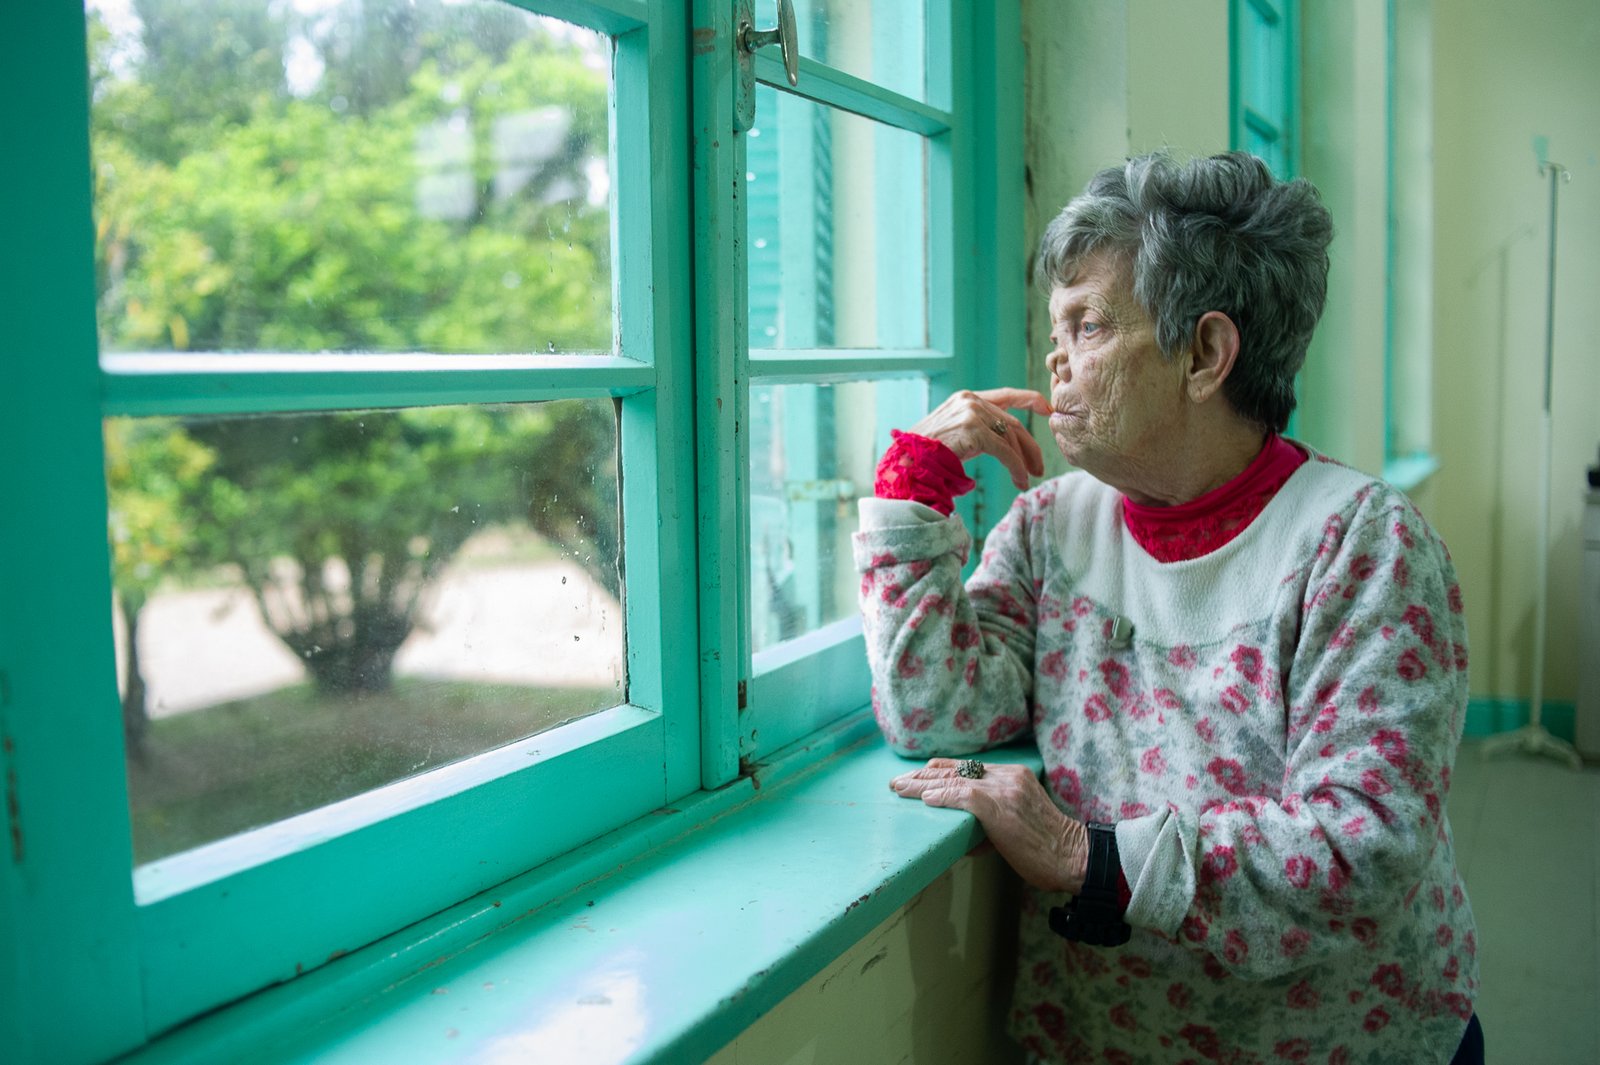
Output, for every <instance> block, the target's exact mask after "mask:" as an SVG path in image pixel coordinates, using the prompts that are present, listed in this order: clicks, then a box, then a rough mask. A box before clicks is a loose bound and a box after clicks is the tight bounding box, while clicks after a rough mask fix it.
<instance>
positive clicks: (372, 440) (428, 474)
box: [90, 0, 620, 738]
mask: <svg viewBox="0 0 1600 1065" xmlns="http://www.w3.org/2000/svg"><path fill="white" fill-rule="evenodd" d="M133 12H134V14H135V15H136V16H137V18H138V21H139V23H140V25H141V27H142V32H141V33H140V34H139V35H138V39H137V40H129V39H127V38H126V37H122V38H119V37H118V36H117V35H116V34H113V33H112V32H111V31H110V30H109V28H108V27H107V26H106V24H105V23H104V21H103V20H102V19H101V18H100V17H99V16H98V15H97V14H95V13H91V17H90V47H91V87H92V93H93V101H94V104H93V106H94V113H93V122H92V134H93V152H94V160H95V175H96V177H95V181H96V190H95V191H96V213H97V236H98V244H97V250H98V257H97V268H98V272H99V277H100V292H101V299H100V315H99V318H100V323H101V333H102V336H101V343H102V349H103V350H105V351H107V352H119V351H133V352H138V351H177V352H182V351H206V352H234V351H282V352H321V351H347V352H363V351H377V352H391V351H434V352H444V353H451V352H537V351H552V350H560V351H586V350H588V351H609V350H610V349H611V347H612V325H611V293H610V284H611V283H610V276H609V275H610V270H609V254H610V250H609V242H610V230H609V226H610V221H609V214H608V211H607V208H606V206H605V204H604V203H597V204H591V203H589V202H588V201H587V200H586V199H585V198H584V197H583V196H582V192H581V190H584V189H586V188H587V187H588V172H589V169H590V168H592V167H594V166H595V165H596V161H597V160H599V161H603V160H604V157H605V154H606V144H607V137H608V125H607V121H608V120H607V93H608V84H607V76H606V72H605V70H604V69H603V67H597V65H596V63H595V62H594V58H593V56H592V54H591V53H589V52H586V51H585V49H583V48H582V47H580V46H579V45H577V44H576V43H574V42H573V41H572V40H570V39H566V38H565V37H563V36H562V35H560V34H557V33H553V32H550V31H548V30H545V29H542V28H540V27H538V26H537V25H532V24H530V22H529V20H528V19H527V18H526V17H525V16H524V15H523V14H521V13H519V12H516V11H514V10H512V9H510V8H509V7H504V6H500V5H491V4H482V5H476V6H457V5H451V4H446V3H442V2H440V0H420V2H417V3H414V4H401V3H382V2H379V0H366V2H364V3H360V4H343V5H338V6H336V7H333V8H330V9H326V10H315V11H312V12H310V13H303V12H301V11H300V9H299V8H298V7H297V6H296V5H294V4H281V5H280V4H265V3H253V2H246V0H209V2H207V3H205V4H201V5H195V4H193V3H187V2H183V0H135V2H134V4H133ZM463 27H465V29H466V31H467V32H462V30H463ZM297 63H298V64H299V66H300V69H301V70H302V77H301V81H302V82H303V83H302V84H299V85H295V84H292V81H293V80H294V79H293V78H291V76H290V72H291V71H292V70H293V69H295V67H296V64H297ZM305 69H311V70H313V71H316V72H318V73H317V76H316V77H315V79H314V80H309V81H308V80H307V79H306V78H305V77H304V75H303V71H304V70H305ZM528 116H534V119H533V120H530V119H529V118H528ZM530 121H531V122H532V125H531V126H530ZM519 122H520V123H521V125H520V126H519V125H518V123H519ZM541 122H542V125H540V123H541ZM530 129H532V131H533V132H534V133H538V132H539V131H540V130H541V129H542V130H543V131H544V132H545V134H546V139H547V140H551V141H552V143H550V144H548V145H546V146H545V150H543V151H541V152H539V153H537V154H536V155H535V156H533V157H528V158H521V159H512V160H511V162H510V163H508V159H507V157H506V155H505V149H506V147H507V145H508V144H510V146H511V147H512V148H515V147H516V137H515V134H516V133H517V132H518V131H519V130H521V131H522V132H523V133H524V134H527V133H528V131H529V130H530ZM441 137H442V138H444V139H445V140H449V141H450V142H451V143H454V144H457V145H462V144H464V145H467V146H468V151H467V153H466V155H465V157H464V158H462V157H460V155H459V153H458V154H457V156H454V157H452V156H450V155H449V153H442V154H441V153H437V152H435V153H433V154H432V155H430V150H429V146H430V143H432V142H431V141H430V138H432V139H433V140H438V139H440V138H441ZM526 139H527V138H526V136H525V137H524V140H526ZM441 160H442V162H441ZM512 164H515V165H512ZM519 168H520V169H519ZM508 173H510V174H511V180H508V177H507V175H508ZM430 188H436V189H437V188H444V189H446V190H447V191H448V192H449V193H450V195H449V196H447V197H445V200H446V201H448V202H447V204H446V206H447V207H448V208H449V209H447V210H439V209H436V208H437V204H430V202H429V199H428V196H427V195H425V192H426V190H428V189H430ZM572 193H577V195H576V196H573V195H571V194H572ZM615 418H616V412H615V408H614V406H613V405H612V404H609V403H604V402H600V403H595V402H578V401H567V402H561V403H546V404H535V405H527V406H521V407H492V408H461V407H454V408H438V409H429V410H408V411H400V412H392V413H376V412H345V413H332V414H315V415H280V416H263V417H259V418H248V419H241V418H231V419H223V418H185V419H161V420H122V419H114V420H112V421H111V422H108V425H107V454H108V462H109V464H110V468H109V471H108V472H109V481H108V484H109V487H110V493H111V523H112V524H111V535H112V544H113V554H114V557H115V558H116V562H115V569H116V572H115V580H116V584H117V590H118V595H119V603H120V607H121V609H122V611H123V614H124V619H125V623H126V624H127V627H128V629H129V633H130V638H129V640H128V646H129V648H130V652H129V655H130V659H129V661H127V662H125V663H124V665H125V671H126V675H127V677H128V680H129V683H128V691H127V697H126V699H125V700H124V717H125V720H127V721H128V722H130V724H129V735H130V738H136V737H137V735H138V734H139V733H140V732H141V731H142V729H143V724H142V722H143V721H144V720H145V716H144V711H143V706H142V699H143V694H142V685H141V686H140V688H139V690H137V691H136V689H135V686H134V683H133V681H134V678H135V677H137V676H138V672H137V665H138V664H137V657H136V641H135V640H134V639H133V638H132V634H133V633H134V632H136V631H137V620H138V619H137V615H138V612H139V610H140V608H141V607H142V605H143V604H144V603H145V601H146V600H147V599H148V597H149V596H150V594H151V593H152V592H153V591H154V590H155V588H156V586H157V585H158V584H159V582H160V581H161V580H163V579H169V580H170V579H181V578H183V577H185V576H188V575H192V574H196V573H199V572H202V571H204V570H206V569H208V568H214V567H217V566H229V567H232V568H234V569H235V570H236V571H237V572H238V573H240V574H242V575H243V580H244V582H245V584H246V586H247V587H248V589H249V591H250V594H251V595H252V597H253V598H254V599H255V600H256V602H257V604H258V606H259V607H260V609H261V611H262V614H263V617H264V618H265V619H266V620H267V622H268V624H269V626H270V627H271V628H272V630H273V631H274V632H275V633H276V635H277V636H278V637H279V639H281V640H282V641H283V642H284V644H285V645H286V646H287V647H289V648H290V649H291V650H292V651H293V652H294V653H295V654H296V655H297V656H298V657H300V659H301V660H302V661H304V662H305V664H306V667H307V669H308V671H309V673H310V675H311V677H312V679H313V681H314V683H315V684H316V685H317V687H318V688H319V689H322V690H326V691H328V692H335V693H349V692H364V691H377V690H383V689H384V688H386V687H387V686H388V685H389V683H390V674H391V666H392V662H393V658H394V654H395V652H396V651H397V650H398V649H399V647H400V645H401V643H403V642H404V640H405V638H406V636H407V634H409V633H410V632H411V630H412V628H413V627H414V626H415V623H416V621H417V608H418V604H419V602H420V597H421V595H422V592H423V590H424V589H425V588H426V587H427V585H428V582H429V581H430V580H432V579H433V578H434V577H436V576H437V574H438V573H439V571H440V569H441V568H442V567H443V566H445V565H446V564H447V563H448V562H449V561H450V560H451V558H452V557H454V555H455V554H456V552H457V551H458V550H459V549H460V547H461V545H462V544H463V543H464V542H465V541H466V539H467V537H468V536H470V535H471V534H472V533H473V532H474V531H477V530H478V529H481V528H484V527H485V526H487V525H489V524H493V523H496V522H504V521H510V520H516V521H526V522H528V523H529V524H531V526H532V527H533V528H534V529H535V530H536V531H538V532H540V533H541V534H543V535H545V536H548V537H551V538H552V539H558V540H559V542H562V543H564V544H568V545H572V546H573V549H574V550H575V551H576V557H577V558H578V560H579V561H581V562H582V563H583V564H584V566H585V568H586V569H588V571H589V572H590V573H591V574H592V575H593V576H594V577H595V578H596V579H597V580H598V581H599V582H600V583H601V585H602V586H604V587H605V588H606V589H607V590H608V591H610V592H612V593H613V594H619V593H620V575H619V563H618V550H619V546H620V545H619V539H618V536H619V525H618V514H617V504H616V498H617V484H616V458H615V447H616V429H615Z"/></svg>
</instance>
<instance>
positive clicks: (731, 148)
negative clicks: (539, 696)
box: [691, 0, 750, 788]
mask: <svg viewBox="0 0 1600 1065" xmlns="http://www.w3.org/2000/svg"><path fill="white" fill-rule="evenodd" d="M733 6H734V5H732V4H729V3H728V2H727V0H693V25H694V26H695V27H696V30H695V38H696V47H695V52H696V54H695V57H694V60H693V65H692V70H691V74H692V78H691V80H692V84H693V87H694V89H693V101H692V105H693V124H694V131H695V135H694V137H693V142H694V172H695V175H696V185H695V217H694V303H695V329H694V348H695V412H696V415H697V419H696V425H697V431H696V435H695V450H696V467H697V468H696V477H697V482H698V484H697V488H698V514H699V519H698V522H697V532H698V537H699V560H700V574H699V578H700V579H699V620H700V707H701V721H700V749H701V767H700V772H701V780H702V782H703V784H704V786H705V787H707V788H716V787H721V786H722V785H724V784H726V783H728V782H729V781H731V780H733V779H734V778H735V777H736V776H738V774H739V771H740V766H739V739H740V730H741V724H740V711H741V709H742V707H743V704H744V702H745V682H746V679H747V678H748V677H749V665H748V663H749V644H748V638H747V625H748V623H747V620H746V596H745V592H744V589H745V588H746V587H747V580H748V573H749V522H748V520H747V517H746V515H747V513H748V508H749V501H748V498H747V496H746V489H745V479H746V474H745V471H746V469H747V468H748V464H749V446H748V442H747V440H746V438H745V436H744V434H743V432H742V430H745V429H747V428H748V426H749V402H750V400H749V394H748V391H747V386H748V365H747V364H748V362H749V338H748V336H747V335H746V334H745V323H746V321H747V317H748V301H749V294H748V291H747V287H746V278H745V258H744V252H743V248H744V240H745V215H744V206H743V203H744V195H743V192H744V173H745V172H744V166H745V145H744V137H743V135H742V134H735V133H734V121H733V119H734V113H733V112H734V107H733V105H734V94H733V79H734V77H735V72H734V64H733V48H734V47H735V44H734V35H735V32H736V27H735V25H734V10H733Z"/></svg>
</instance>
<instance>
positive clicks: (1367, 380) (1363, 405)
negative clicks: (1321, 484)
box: [1297, 0, 1386, 474]
mask: <svg viewBox="0 0 1600 1065" xmlns="http://www.w3.org/2000/svg"><path fill="white" fill-rule="evenodd" d="M1301 19H1302V23H1301V25H1302V34H1301V41H1302V48H1301V56H1302V63H1303V66H1302V96H1301V100H1302V144H1303V151H1302V156H1301V168H1300V172H1301V173H1302V174H1304V175H1305V176H1306V177H1307V178H1309V179H1310V180H1311V181H1312V182H1313V183H1314V184H1315V185H1316V186H1317V188H1318V189H1319V190H1320V191H1321V193H1322V199H1323V202H1324V203H1326V204H1327V206H1328V210H1329V211H1331V212H1332V214H1333V224H1334V238H1333V245H1332V246H1331V247H1330V248H1329V250H1328V256H1329V259H1330V260H1331V266H1330V268H1329V272H1328V305H1327V309H1326V310H1324V311H1323V314H1322V322H1321V324H1320V325H1318V326H1317V332H1316V336H1315V338H1314V339H1313V340H1312V343H1311V351H1310V353H1309V354H1308V355H1307V357H1306V365H1305V369H1304V370H1302V371H1301V374H1300V398H1301V405H1300V423H1299V427H1298V430H1297V433H1298V435H1299V436H1300V438H1301V439H1303V440H1305V441H1306V442H1307V443H1309V444H1311V445H1312V446H1313V447H1317V448H1320V449H1321V450H1322V451H1325V452H1327V453H1328V454H1330V455H1332V456H1333V457H1334V458H1337V459H1339V460H1340V461H1342V462H1348V463H1350V464H1351V465H1353V466H1355V467H1357V468H1358V469H1362V470H1366V471H1367V472H1368V473H1375V474H1376V473H1381V472H1382V470H1383V459H1384V454H1383V389H1384V384H1383V349H1384V324H1383V323H1384V303H1385V298H1384V272H1385V242H1386V211H1385V208H1384V202H1385V196H1384V184H1385V154H1386V148H1385V145H1386V138H1385V135H1384V129H1385V124H1384V113H1385V107H1384V84H1385V73H1384V67H1385V62H1384V55H1385V45H1384V39H1385V17H1384V3H1383V0H1305V2H1304V3H1302V5H1301Z"/></svg>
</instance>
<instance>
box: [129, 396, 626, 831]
mask: <svg viewBox="0 0 1600 1065" xmlns="http://www.w3.org/2000/svg"><path fill="white" fill-rule="evenodd" d="M105 443H106V458H107V481H108V490H109V497H110V529H109V535H110V540H111V548H112V564H113V585H114V591H115V594H114V604H113V607H114V609H113V621H114V625H115V628H116V633H117V658H118V673H119V688H120V691H121V696H122V711H123V723H124V728H125V731H126V734H127V747H128V774H129V786H130V790H131V800H132V808H133V829H134V848H135V856H136V858H137V859H138V860H139V861H141V862H142V861H148V860H150V859H153V858H156V857H160V856H162V855H166V854H171V853H174V852H176V851H179V850H183V849H186V848H189V847H192V846H196V845H198V844H201V843H205V842H208V841H210V840H214V839H218V838H220V837H223V836H227V835H230V834H233V833H235V832H240V831H243V830H245V829H248V828H252V827H256V826H259V825H263V824H267V823H270V822H272V821H275V820H278V819H280V818H283V817H287V816H289V815H291V814H295V813H300V812H302V811H305V810H309V809H312V808H315V807H317V806H321V805H323V804H326V803H329V802H332V801H335V800H337V799H341V798H345V797H347V796H350V795H354V794H357V793H359V792H362V791H365V790H367V789H369V788H373V787H376V786H378V785H381V784H386V783H389V782H391V781H394V780H397V779H400V778H402V777H406V776H410V775H413V774H416V773H420V772H423V771H425V770H428V769H431V768H433V767H435V766H439V765H442V764H445V763H448V762H451V761H456V760H459V759H461V758H465V757H468V756H471V755H473V754H477V753H480V752H482V751H485V750H489V749H491V748H494V747H497V746H500V745H502V744H505V743H507V742H510V741H511V740H514V739H517V738H520V737H523V736H528V735H531V734H533V733H537V732H541V731H543V730H545V729H549V728H551V727H553V726H555V725H558V724H561V723H562V722H565V721H567V720H569V719H572V718H576V717H581V716H583V715H585V714H590V713H593V712H595V711H597V710H601V709H604V708H606V707H609V706H613V705H616V704H618V703H620V702H622V701H623V700H624V699H625V697H626V677H625V659H624V642H623V615H622V608H621V605H620V602H619V600H620V596H621V591H620V590H621V588H622V574H621V570H620V561H619V536H620V533H619V526H618V512H617V421H616V409H615V406H614V404H613V402H612V401H611V400H593V401H590V400H564V401H560V402H551V403H538V404H526V405H518V406H508V407H440V408H433V409H426V410H411V411H402V412H357V413H340V414H311V415H293V416H268V417H255V418H221V417H208V418H191V419H158V418H146V419H133V418H112V419H108V420H107V421H106V423H105Z"/></svg>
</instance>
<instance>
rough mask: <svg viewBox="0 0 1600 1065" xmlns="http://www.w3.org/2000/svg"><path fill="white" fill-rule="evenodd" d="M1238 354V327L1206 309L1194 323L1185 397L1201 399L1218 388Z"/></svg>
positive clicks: (1231, 368) (1214, 393)
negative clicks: (1192, 351) (1187, 394)
mask: <svg viewBox="0 0 1600 1065" xmlns="http://www.w3.org/2000/svg"><path fill="white" fill-rule="evenodd" d="M1238 358H1239V327H1238V326H1236V325H1234V324H1233V319H1231V318H1229V317H1228V316H1227V315H1225V314H1223V313H1222V312H1221V311H1207V312H1206V313H1204V314H1202V315H1201V316H1200V320H1199V321H1198V322H1196V323H1195V325H1194V357H1193V359H1192V360H1191V361H1190V363H1189V375H1188V378H1187V380H1186V381H1185V387H1186V388H1187V389H1188V392H1189V399H1190V400H1192V401H1193V402H1195V403H1204V402H1205V401H1206V400H1208V399H1210V398H1211V397H1212V396H1214V395H1216V394H1218V393H1219V392H1220V391H1221V390H1222V382H1224V381H1226V380H1227V379H1228V375H1229V374H1230V373H1232V372H1233V364H1234V362H1235V361H1236V360H1237V359H1238Z"/></svg>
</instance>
